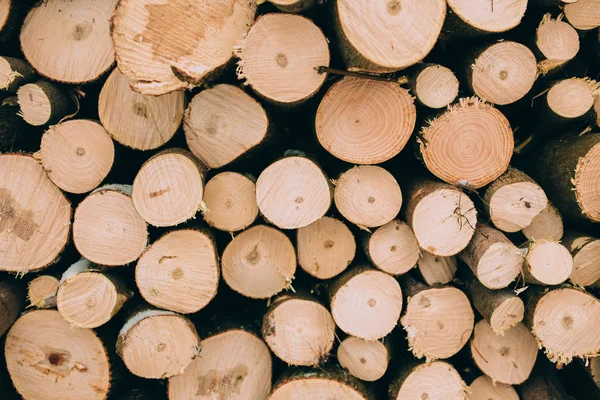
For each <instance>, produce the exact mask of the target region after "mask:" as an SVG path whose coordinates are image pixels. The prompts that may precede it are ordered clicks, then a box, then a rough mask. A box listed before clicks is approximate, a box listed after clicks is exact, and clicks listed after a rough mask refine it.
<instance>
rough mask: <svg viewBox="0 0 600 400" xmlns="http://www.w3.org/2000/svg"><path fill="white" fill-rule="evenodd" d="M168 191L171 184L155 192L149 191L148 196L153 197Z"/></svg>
mask: <svg viewBox="0 0 600 400" xmlns="http://www.w3.org/2000/svg"><path fill="white" fill-rule="evenodd" d="M170 191H171V186H167V188H166V189H161V190H157V191H156V192H150V198H151V199H153V198H155V197H158V196H162V195H163V194H165V193H168V192H170Z"/></svg>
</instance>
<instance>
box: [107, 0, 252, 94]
mask: <svg viewBox="0 0 600 400" xmlns="http://www.w3.org/2000/svg"><path fill="white" fill-rule="evenodd" d="M255 13H256V1H254V0H248V1H247V0H217V1H215V0H201V1H196V2H193V3H189V2H188V1H187V0H171V1H168V2H162V3H156V2H151V1H149V0H144V1H137V0H135V1H134V0H125V1H121V2H119V6H118V7H117V9H116V11H115V14H114V17H113V19H112V24H113V30H112V38H113V41H114V43H115V53H116V56H117V63H118V66H119V69H120V70H121V72H123V74H125V75H126V76H128V77H129V78H130V79H132V80H133V82H132V87H133V88H134V90H136V91H139V92H141V93H144V94H151V95H160V94H165V93H168V92H172V91H174V90H181V89H186V88H193V87H195V86H198V85H199V84H201V83H202V81H203V80H204V79H206V78H207V77H208V76H209V75H210V74H211V73H213V72H215V70H218V69H220V68H221V67H223V66H224V65H225V64H227V63H228V62H229V61H230V60H231V59H232V57H233V47H234V46H235V45H237V44H238V42H239V41H240V40H242V38H243V37H244V35H245V34H246V32H247V31H248V28H249V27H250V25H251V24H252V21H253V20H254V14H255ZM174 26H178V27H180V28H181V29H173V27H174Z"/></svg>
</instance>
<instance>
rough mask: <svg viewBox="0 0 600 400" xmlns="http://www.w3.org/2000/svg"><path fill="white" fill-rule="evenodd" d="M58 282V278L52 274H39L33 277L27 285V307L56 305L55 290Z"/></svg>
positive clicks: (50, 306)
mask: <svg viewBox="0 0 600 400" xmlns="http://www.w3.org/2000/svg"><path fill="white" fill-rule="evenodd" d="M59 282H60V281H59V280H58V278H56V277H55V276H53V275H39V276H37V277H35V278H33V279H32V280H31V281H30V282H29V285H28V286H27V300H28V301H29V306H28V307H36V308H54V307H56V292H57V291H58V284H59Z"/></svg>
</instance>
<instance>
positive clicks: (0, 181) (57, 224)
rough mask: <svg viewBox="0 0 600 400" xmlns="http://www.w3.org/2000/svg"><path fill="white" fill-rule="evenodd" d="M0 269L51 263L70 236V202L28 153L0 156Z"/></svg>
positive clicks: (17, 269) (23, 270)
mask: <svg viewBox="0 0 600 400" xmlns="http://www.w3.org/2000/svg"><path fill="white" fill-rule="evenodd" d="M0 215H1V216H2V218H0V232H2V237H1V238H0V246H1V247H2V251H1V252H0V270H2V271H9V272H17V273H22V274H25V273H27V272H31V271H37V270H41V269H43V268H46V267H48V266H49V265H50V264H52V263H53V262H54V261H55V260H56V259H57V257H58V256H59V254H60V253H61V252H62V250H63V249H64V247H65V245H66V244H67V241H68V238H69V229H70V225H71V204H70V203H69V201H68V200H67V199H66V198H65V196H64V195H63V193H62V192H61V191H60V190H59V189H58V188H57V187H56V186H55V185H54V184H53V183H52V182H51V181H50V179H48V176H47V175H46V172H45V171H44V169H43V168H42V166H41V165H40V164H39V163H38V162H37V161H36V160H35V159H34V158H33V157H31V156H27V155H22V154H2V155H0Z"/></svg>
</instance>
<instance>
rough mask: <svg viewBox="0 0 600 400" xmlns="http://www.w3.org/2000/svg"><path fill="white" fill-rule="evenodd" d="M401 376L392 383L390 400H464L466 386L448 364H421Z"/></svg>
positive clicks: (403, 372)
mask: <svg viewBox="0 0 600 400" xmlns="http://www.w3.org/2000/svg"><path fill="white" fill-rule="evenodd" d="M401 375H402V378H401V379H400V380H395V381H392V384H391V386H390V391H389V392H390V393H389V394H390V399H393V400H408V399H421V400H423V399H452V400H463V399H466V396H467V392H468V389H467V385H466V384H465V382H464V381H463V380H462V379H461V377H460V375H459V374H458V372H457V371H456V369H454V367H453V366H452V365H450V364H448V363H445V362H442V361H435V362H432V363H426V364H421V365H419V366H417V367H415V368H413V369H412V371H401ZM486 400H487V399H486Z"/></svg>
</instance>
